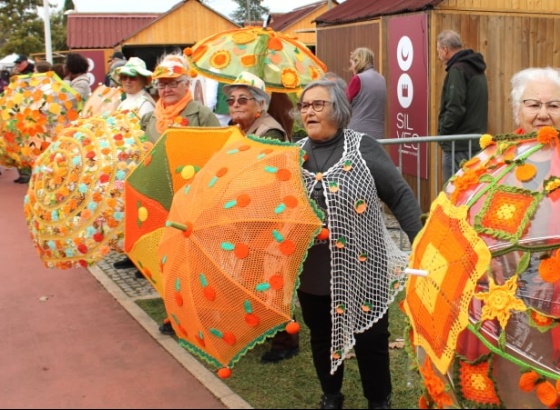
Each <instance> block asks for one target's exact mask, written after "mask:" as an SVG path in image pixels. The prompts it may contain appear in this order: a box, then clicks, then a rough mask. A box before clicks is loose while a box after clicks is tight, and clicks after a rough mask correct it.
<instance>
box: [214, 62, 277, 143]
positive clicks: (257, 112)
mask: <svg viewBox="0 0 560 410" xmlns="http://www.w3.org/2000/svg"><path fill="white" fill-rule="evenodd" d="M224 94H225V95H226V102H227V105H228V106H229V114H230V116H231V121H230V124H234V125H239V127H240V128H241V130H242V131H243V132H244V133H245V134H246V135H249V134H254V135H257V136H259V137H268V138H275V139H279V140H282V141H288V137H287V134H286V131H285V130H284V128H282V125H280V123H279V122H278V121H276V120H275V119H274V118H273V117H272V116H271V115H270V114H268V113H267V110H268V105H269V104H270V96H269V95H268V94H267V93H266V91H265V84H264V81H263V80H261V79H260V78H259V77H257V76H256V75H254V74H252V73H250V72H248V71H242V72H241V73H240V74H239V75H238V76H237V78H236V79H235V81H234V82H233V83H232V84H226V85H225V86H224Z"/></svg>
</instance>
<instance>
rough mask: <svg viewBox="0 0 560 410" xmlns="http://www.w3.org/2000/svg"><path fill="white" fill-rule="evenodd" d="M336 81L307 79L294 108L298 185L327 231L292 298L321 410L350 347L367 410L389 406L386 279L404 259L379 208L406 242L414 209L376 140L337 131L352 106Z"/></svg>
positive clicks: (330, 403)
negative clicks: (306, 335)
mask: <svg viewBox="0 0 560 410" xmlns="http://www.w3.org/2000/svg"><path fill="white" fill-rule="evenodd" d="M340 84H341V82H340V81H333V80H331V79H320V80H317V81H315V82H312V83H310V84H308V85H307V86H306V87H305V89H304V90H303V92H302V93H301V96H300V99H299V103H298V104H297V111H298V112H299V115H300V116H301V118H300V120H301V122H302V125H303V127H304V128H305V131H306V132H307V137H305V138H303V139H301V140H300V141H298V144H300V145H301V146H302V148H303V149H304V150H305V152H306V157H307V160H306V161H305V162H304V164H303V176H304V180H305V184H306V187H307V191H308V192H309V195H310V197H311V198H313V199H314V200H315V201H316V202H317V204H318V205H319V207H321V208H322V210H323V212H324V213H325V216H326V228H327V229H328V231H329V235H328V238H326V239H323V238H321V239H317V240H316V241H315V244H314V245H313V246H312V247H311V248H310V249H309V253H308V256H307V258H306V260H305V261H304V265H303V271H302V273H301V276H300V286H299V288H298V300H299V302H300V305H301V311H302V316H303V321H304V322H305V324H306V325H307V326H308V328H309V331H310V339H311V352H312V355H313V364H314V366H315V370H316V372H317V376H318V378H319V382H320V384H321V389H322V391H323V396H322V397H321V403H320V407H321V408H324V409H336V408H342V405H343V401H344V395H343V394H342V392H341V388H342V382H343V373H344V358H345V356H346V354H347V353H348V352H349V351H350V350H351V349H352V348H353V349H354V351H355V354H356V359H357V362H358V367H359V370H360V377H361V382H362V388H363V393H364V396H365V397H366V398H367V400H368V404H369V408H370V409H372V408H389V406H390V397H391V374H390V369H389V347H388V339H389V322H388V305H389V303H390V302H391V301H392V300H393V298H394V296H395V292H396V291H395V290H393V289H392V287H391V286H390V282H391V278H392V277H393V272H394V271H395V269H397V268H398V267H401V268H402V267H403V266H406V265H407V257H406V255H404V254H403V253H402V252H401V251H400V250H399V249H398V248H397V247H396V245H395V243H394V242H393V241H392V239H391V237H390V235H389V233H388V232H387V229H386V227H385V224H384V218H383V214H382V207H381V206H380V205H381V202H384V203H385V204H386V205H387V206H388V207H389V209H390V210H391V211H392V212H393V214H394V215H395V217H396V218H397V220H398V222H399V223H400V226H401V227H402V229H403V230H404V231H405V232H406V234H407V236H408V238H409V240H410V241H411V242H412V241H413V240H414V237H415V236H416V234H417V233H418V232H419V231H420V229H421V222H420V215H421V210H420V207H419V205H418V202H417V200H416V198H415V196H414V194H413V192H412V190H411V189H410V187H409V185H408V184H407V182H406V181H405V180H404V179H403V178H402V176H401V174H400V173H399V172H398V170H397V168H396V167H395V166H394V164H393V162H392V161H391V158H390V157H389V155H388V154H387V152H386V151H385V149H384V148H383V147H382V146H381V145H380V144H379V143H378V142H377V140H375V139H373V138H370V137H369V136H367V135H366V134H362V133H359V132H356V131H353V130H351V129H347V128H346V127H347V125H348V123H349V121H350V117H351V116H352V108H351V106H350V103H349V102H348V98H347V97H346V94H345V90H344V88H343V87H342V86H341V85H340ZM333 187H335V188H336V189H333Z"/></svg>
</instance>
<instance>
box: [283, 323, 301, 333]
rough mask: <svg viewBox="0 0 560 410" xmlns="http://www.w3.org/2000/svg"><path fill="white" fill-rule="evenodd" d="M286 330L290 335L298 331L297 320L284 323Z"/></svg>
mask: <svg viewBox="0 0 560 410" xmlns="http://www.w3.org/2000/svg"><path fill="white" fill-rule="evenodd" d="M286 332H288V334H290V335H295V334H297V333H299V323H297V322H290V323H288V324H287V325H286Z"/></svg>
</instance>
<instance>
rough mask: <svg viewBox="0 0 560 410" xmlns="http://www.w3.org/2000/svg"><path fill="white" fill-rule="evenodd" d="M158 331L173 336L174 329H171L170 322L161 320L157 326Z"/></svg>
mask: <svg viewBox="0 0 560 410" xmlns="http://www.w3.org/2000/svg"><path fill="white" fill-rule="evenodd" d="M159 332H160V333H162V334H164V335H167V336H175V331H174V330H173V326H171V322H163V323H162V325H161V326H160V327H159Z"/></svg>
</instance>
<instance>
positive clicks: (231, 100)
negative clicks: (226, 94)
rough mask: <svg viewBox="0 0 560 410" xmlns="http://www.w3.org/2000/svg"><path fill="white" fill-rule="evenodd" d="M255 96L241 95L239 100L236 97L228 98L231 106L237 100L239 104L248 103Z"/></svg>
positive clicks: (227, 101)
mask: <svg viewBox="0 0 560 410" xmlns="http://www.w3.org/2000/svg"><path fill="white" fill-rule="evenodd" d="M254 99H255V98H253V97H251V98H248V97H239V98H238V99H237V100H236V99H235V98H228V99H227V100H226V103H227V105H229V106H230V107H231V106H232V105H233V104H235V102H236V101H237V103H238V104H239V105H247V103H248V102H249V100H254Z"/></svg>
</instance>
